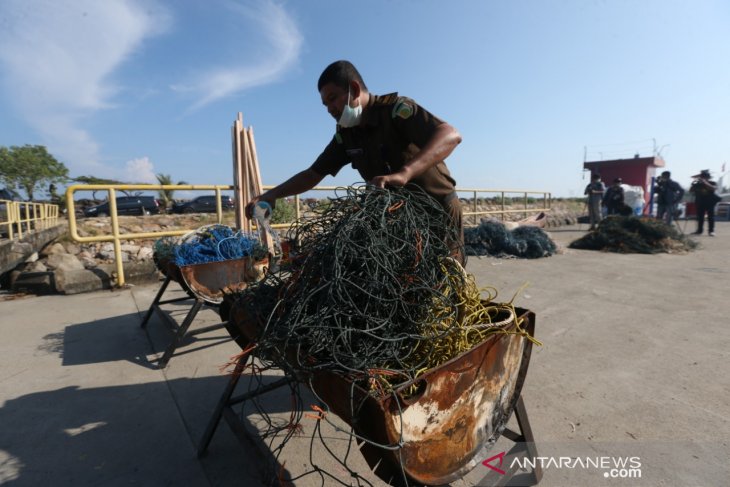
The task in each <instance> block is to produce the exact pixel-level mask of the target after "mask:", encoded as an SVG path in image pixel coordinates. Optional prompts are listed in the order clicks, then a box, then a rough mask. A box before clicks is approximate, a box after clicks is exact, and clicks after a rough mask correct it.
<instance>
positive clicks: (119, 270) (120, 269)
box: [66, 184, 551, 286]
mask: <svg viewBox="0 0 730 487" xmlns="http://www.w3.org/2000/svg"><path fill="white" fill-rule="evenodd" d="M270 188H273V186H263V189H264V190H267V189H270ZM232 189H233V186H221V185H183V184H181V185H177V184H176V185H154V184H115V185H99V184H94V185H86V184H78V185H73V186H69V187H68V188H67V189H66V208H67V210H68V222H69V233H70V235H71V238H73V239H74V240H75V241H77V242H81V243H85V242H113V243H114V259H115V261H116V262H115V265H116V274H117V285H118V286H123V285H124V282H125V281H124V266H123V265H122V250H121V241H122V240H131V239H152V238H161V237H166V236H177V235H184V234H186V233H188V232H190V231H191V230H194V229H193V228H190V229H181V230H165V231H160V232H136V233H124V234H122V233H121V232H120V230H119V216H118V215H117V204H116V197H117V191H160V190H174V191H210V190H213V191H215V195H216V219H217V222H218V223H222V222H223V210H222V205H221V191H230V190H232ZM338 189H343V187H342V186H317V187H315V188H313V189H312V190H311V191H315V192H317V191H319V192H322V191H326V192H333V191H336V190H338ZM77 191H107V192H108V201H109V216H110V218H111V231H112V233H111V235H95V236H88V237H82V236H80V235H79V234H78V226H77V222H76V211H75V203H74V194H75V193H76V192H77ZM456 191H457V193H466V192H469V193H472V196H473V207H472V208H473V211H464V217H465V220H466V217H467V216H474V222H475V224H476V222H477V217H478V216H479V215H501V219H502V220H504V219H505V215H508V214H512V213H524V214H525V215H527V214H528V213H534V212H543V211H544V212H547V211H549V210H550V202H551V201H550V200H551V196H550V193H548V192H545V191H518V190H501V189H496V190H495V189H463V188H457V190H456ZM484 194H487V195H492V194H493V195H499V196H495V197H493V199H494V198H496V199H497V200H498V201H499V205H500V209H499V210H488V211H479V209H478V200H477V197H478V196H479V195H484ZM510 195H518V196H510ZM515 198H519V199H520V201H521V202H522V205H521V206H522V207H521V208H519V209H512V208H507V206H512V205H508V204H507V200H508V199H509V200H510V203H512V202H513V201H514V199H515ZM530 198H532V199H533V200H537V199H540V200H541V201H542V206H539V207H533V208H530V207H528V205H529V199H530ZM482 199H484V197H482ZM533 205H534V204H533ZM294 208H295V220H294V221H298V220H300V219H301V218H302V212H301V196H300V195H296V196H294ZM464 209H465V210H466V207H465V208H464ZM293 223H294V222H290V223H278V224H273V225H271V226H272V228H275V229H282V228H288V227H290V226H292V224H293Z"/></svg>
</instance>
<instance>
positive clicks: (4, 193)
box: [0, 188, 23, 237]
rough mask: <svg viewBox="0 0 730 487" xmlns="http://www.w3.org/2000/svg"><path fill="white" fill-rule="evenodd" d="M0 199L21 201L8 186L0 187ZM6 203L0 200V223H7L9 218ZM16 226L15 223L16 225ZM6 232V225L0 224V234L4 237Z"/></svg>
mask: <svg viewBox="0 0 730 487" xmlns="http://www.w3.org/2000/svg"><path fill="white" fill-rule="evenodd" d="M0 200H7V201H23V198H21V197H20V195H19V194H18V193H16V192H15V191H13V190H12V189H10V188H3V189H0ZM9 219H10V218H9V215H8V204H7V203H5V201H1V202H0V223H7V221H8V220H9ZM16 227H17V225H16ZM7 234H8V225H0V236H1V237H4V236H6V235H7Z"/></svg>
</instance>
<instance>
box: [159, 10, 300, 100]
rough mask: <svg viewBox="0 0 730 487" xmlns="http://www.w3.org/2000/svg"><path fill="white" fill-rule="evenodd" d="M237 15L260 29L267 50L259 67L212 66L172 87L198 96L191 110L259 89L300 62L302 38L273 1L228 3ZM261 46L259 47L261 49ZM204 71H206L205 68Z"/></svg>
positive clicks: (289, 18) (257, 65)
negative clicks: (298, 60) (265, 41)
mask: <svg viewBox="0 0 730 487" xmlns="http://www.w3.org/2000/svg"><path fill="white" fill-rule="evenodd" d="M227 6H228V8H230V9H231V10H232V11H233V12H234V13H235V14H237V15H240V16H242V17H244V18H246V19H247V20H248V21H249V22H251V23H253V24H254V26H253V27H255V26H258V27H259V28H260V29H261V30H262V33H261V37H262V38H264V39H266V40H268V45H267V44H265V43H261V44H263V45H264V46H265V48H266V49H267V50H268V52H266V53H265V54H264V55H262V56H261V59H264V60H263V61H261V62H260V63H259V64H256V65H245V66H243V65H241V66H233V67H230V66H225V67H224V66H220V67H212V68H209V69H208V70H207V72H204V73H202V74H200V75H199V76H197V77H196V78H195V79H193V80H192V81H191V82H189V83H179V84H176V85H173V86H172V88H173V89H174V90H176V91H180V92H191V93H193V94H195V95H196V96H197V97H198V101H196V102H195V103H194V104H193V105H192V107H191V109H192V110H196V109H198V108H201V107H203V106H205V105H207V104H209V103H212V102H214V101H217V100H220V99H222V98H225V97H227V96H230V95H233V94H235V93H238V92H240V91H243V90H245V89H248V88H252V87H254V86H260V85H263V84H266V83H270V82H272V81H276V80H277V79H279V78H280V77H281V76H282V75H283V74H284V73H285V72H286V71H287V70H288V69H290V68H291V67H292V66H293V65H294V64H295V63H296V61H297V59H298V57H299V52H300V50H301V47H302V35H301V33H300V32H299V29H298V28H297V25H296V23H295V22H294V20H293V19H292V18H291V17H290V16H289V15H288V14H287V12H286V11H285V10H284V8H283V7H282V6H280V5H278V4H276V3H275V2H274V1H272V0H261V1H258V2H254V3H247V4H245V5H243V4H233V3H229V4H227ZM261 44H259V45H257V46H256V49H260V47H261ZM203 69H205V68H203Z"/></svg>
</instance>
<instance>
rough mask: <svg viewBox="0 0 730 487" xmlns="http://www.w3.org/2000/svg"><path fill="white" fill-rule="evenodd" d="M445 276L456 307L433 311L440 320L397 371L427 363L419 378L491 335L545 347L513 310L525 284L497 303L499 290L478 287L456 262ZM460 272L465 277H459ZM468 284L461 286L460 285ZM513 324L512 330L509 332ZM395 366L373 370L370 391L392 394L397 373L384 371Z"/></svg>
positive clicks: (445, 268) (448, 261) (446, 262)
mask: <svg viewBox="0 0 730 487" xmlns="http://www.w3.org/2000/svg"><path fill="white" fill-rule="evenodd" d="M441 269H442V271H443V273H444V276H445V283H444V286H443V290H442V292H443V293H444V294H451V293H453V294H454V295H455V296H457V298H458V300H457V304H456V308H457V310H456V311H458V312H456V313H454V310H453V309H438V308H437V307H436V308H434V309H433V313H434V314H435V315H436V316H437V317H438V316H440V317H441V319H440V320H433V321H432V322H431V323H433V324H430V325H429V326H428V327H424V328H422V329H420V330H418V333H419V334H420V335H422V336H424V337H427V338H425V339H422V340H421V341H419V343H418V344H417V345H416V346H415V348H414V349H413V351H412V353H411V354H410V355H409V356H408V359H407V360H404V361H402V362H401V364H400V366H399V367H398V368H403V369H406V370H409V369H412V368H414V367H409V364H414V365H415V364H424V366H422V367H421V368H419V369H418V370H417V371H416V374H415V377H414V378H417V377H419V376H421V375H423V373H425V372H426V371H428V370H431V369H433V368H436V367H438V366H440V365H442V364H444V363H446V362H448V361H449V360H451V359H452V358H454V357H457V356H459V355H460V354H462V353H464V352H466V351H469V350H471V349H472V348H474V347H475V346H476V345H478V344H479V343H481V342H483V341H484V340H485V339H486V338H487V337H488V336H490V335H493V334H496V333H502V334H507V335H520V336H523V337H525V338H527V339H528V340H530V341H531V342H532V343H534V344H535V345H542V343H540V342H539V341H538V340H537V339H535V338H534V337H532V336H530V334H529V333H528V332H527V331H526V330H524V329H523V328H522V327H521V326H520V325H521V324H522V321H523V320H522V319H521V318H520V317H518V316H517V312H516V311H515V307H514V304H513V302H514V300H515V299H516V298H517V296H518V295H519V294H520V293H521V292H522V291H523V290H524V289H525V287H527V283H525V284H524V285H523V286H522V287H521V288H520V289H519V290H518V291H517V292H516V293H515V295H514V296H513V297H512V299H511V300H510V301H509V302H508V303H495V302H494V300H495V299H496V297H497V290H496V289H495V288H494V287H490V286H487V287H482V288H479V287H478V286H477V284H476V281H475V278H474V276H473V275H471V274H467V273H466V271H465V270H464V269H463V267H461V265H460V264H459V263H458V262H457V261H455V260H453V259H445V260H444V261H443V262H442V264H441ZM457 272H458V273H461V274H462V275H461V276H459V275H458V274H457ZM462 282H464V283H465V284H464V285H462V284H461V283H462ZM512 322H514V323H515V326H514V328H513V329H510V330H506V329H505V328H507V327H508V326H509V325H510V324H511V323H512ZM394 368H396V367H395V364H384V365H383V366H382V367H381V368H378V369H373V370H371V371H370V383H371V389H374V390H378V391H379V392H381V393H382V392H389V391H392V390H393V388H394V387H395V386H397V384H398V382H396V381H394V380H393V379H394V378H396V377H397V376H398V375H397V374H387V375H386V374H383V373H382V371H383V370H393V369H394ZM415 388H416V386H415V385H414V386H412V388H411V390H409V391H408V392H410V393H413V392H415Z"/></svg>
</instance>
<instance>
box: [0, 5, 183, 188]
mask: <svg viewBox="0 0 730 487" xmlns="http://www.w3.org/2000/svg"><path fill="white" fill-rule="evenodd" d="M168 20H169V19H168V16H167V14H166V13H165V12H164V11H162V10H159V9H156V8H155V7H154V5H153V4H151V3H149V2H145V3H144V4H142V3H137V2H136V1H135V0H105V1H103V2H99V1H97V0H2V3H1V4H0V64H1V65H2V67H3V71H4V75H3V82H4V84H5V86H6V88H7V92H8V93H11V94H12V95H11V97H9V98H10V102H11V103H12V104H13V106H14V108H15V109H16V110H17V112H18V113H19V114H20V116H21V117H22V118H23V119H24V120H25V121H26V123H28V124H29V125H30V126H32V127H33V128H34V129H36V130H37V131H38V132H39V133H40V134H41V135H42V136H43V138H44V140H45V142H46V144H47V145H48V146H49V148H50V149H51V151H52V152H53V153H54V154H56V155H57V156H58V157H59V159H61V160H62V161H64V163H65V164H66V165H67V166H68V167H69V169H71V172H72V174H73V173H77V174H79V173H87V172H89V169H99V168H100V166H99V148H98V144H97V143H96V142H95V141H94V139H93V137H92V136H91V135H90V134H89V133H88V132H87V131H86V130H85V129H84V128H83V125H82V122H83V120H84V118H85V117H88V116H89V115H91V114H93V113H94V112H95V111H97V110H101V109H104V108H108V107H110V106H112V104H113V96H114V95H115V93H116V87H115V86H114V84H113V82H112V80H111V79H110V75H111V74H112V73H113V72H114V70H115V69H117V68H118V67H119V65H120V64H122V63H123V62H124V61H125V60H126V59H128V58H129V56H130V55H131V54H132V53H133V52H134V50H135V49H137V48H138V47H139V46H140V44H141V43H142V42H143V40H144V39H146V38H147V37H150V36H152V35H155V34H157V33H159V32H161V31H163V30H164V29H165V26H167V25H168V23H169V22H168Z"/></svg>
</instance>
